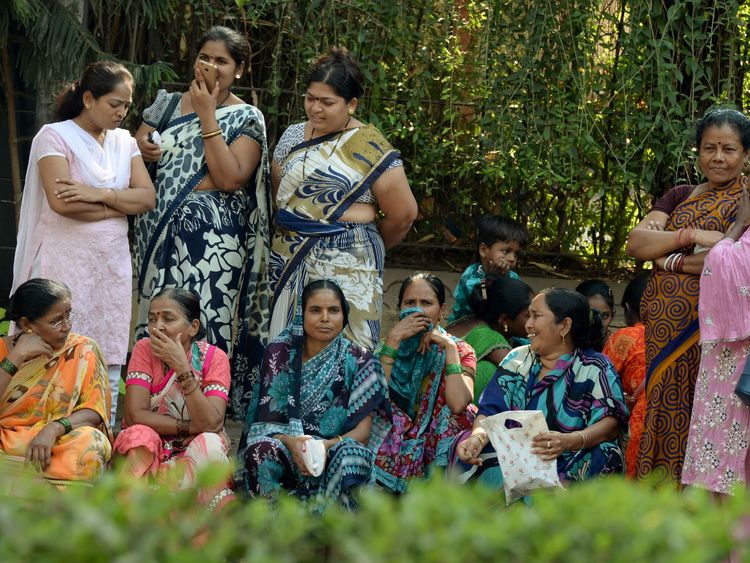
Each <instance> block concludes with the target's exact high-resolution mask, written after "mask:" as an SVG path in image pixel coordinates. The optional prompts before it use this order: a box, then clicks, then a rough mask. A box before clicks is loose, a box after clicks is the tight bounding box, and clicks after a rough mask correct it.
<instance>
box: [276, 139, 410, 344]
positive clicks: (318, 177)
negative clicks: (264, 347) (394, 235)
mask: <svg viewBox="0 0 750 563" xmlns="http://www.w3.org/2000/svg"><path fill="white" fill-rule="evenodd" d="M398 157H399V154H398V152H397V151H396V150H395V149H393V148H392V147H391V145H390V144H389V143H388V141H386V139H385V138H384V137H383V136H382V135H381V134H380V132H379V131H378V130H377V129H376V128H375V127H374V126H372V125H367V126H364V127H360V128H356V129H349V130H346V131H343V132H339V133H332V134H330V135H326V136H323V137H319V138H316V139H312V140H310V141H305V142H303V143H300V144H299V145H297V146H295V147H293V148H292V149H291V151H290V153H289V155H288V156H287V158H286V160H285V161H284V163H283V170H282V178H281V183H280V186H279V190H278V193H277V195H276V204H277V207H278V209H279V211H278V213H277V215H276V219H275V224H276V227H277V229H276V233H275V235H274V239H273V244H272V251H271V286H272V289H273V317H272V320H271V335H272V336H273V335H275V334H278V333H280V332H281V331H282V330H283V329H284V328H286V327H287V326H288V325H289V324H290V323H291V322H292V320H293V316H294V309H295V306H296V302H297V301H296V300H297V296H298V295H299V294H300V293H301V292H302V289H303V288H304V286H305V285H306V284H307V283H308V282H309V281H310V280H314V279H323V278H329V279H335V280H336V282H337V283H338V284H339V286H341V289H342V290H343V292H344V294H345V295H346V298H347V300H348V301H349V305H350V313H349V326H348V327H347V328H346V334H347V337H349V338H350V339H351V340H353V341H354V342H355V343H357V344H359V345H361V346H364V347H366V348H368V349H370V350H372V349H373V348H374V346H375V344H376V343H377V341H378V338H379V334H380V317H381V313H382V301H383V261H384V255H385V247H384V245H383V240H382V238H381V237H380V233H379V232H378V230H377V228H376V226H375V224H374V223H347V222H342V221H341V217H342V216H343V215H344V213H345V212H346V211H347V209H349V208H350V207H351V205H352V204H353V203H355V202H357V201H358V200H359V199H360V198H361V197H362V196H363V195H364V194H365V193H366V192H367V191H368V190H370V189H372V186H373V185H374V184H375V182H376V181H377V180H378V178H380V176H381V175H382V174H383V172H385V171H386V170H387V169H388V168H389V166H391V164H392V163H393V162H394V161H395V160H396V159H397V158H398Z"/></svg>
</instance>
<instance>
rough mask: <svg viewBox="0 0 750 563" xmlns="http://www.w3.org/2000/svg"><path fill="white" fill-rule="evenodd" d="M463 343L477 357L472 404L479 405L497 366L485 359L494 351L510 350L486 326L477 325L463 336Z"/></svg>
mask: <svg viewBox="0 0 750 563" xmlns="http://www.w3.org/2000/svg"><path fill="white" fill-rule="evenodd" d="M464 341H465V342H466V343H467V344H468V345H469V346H471V347H472V348H474V352H475V353H476V355H477V372H476V374H475V375H474V404H479V398H480V397H481V396H482V391H484V389H485V387H487V384H488V383H489V382H490V380H491V379H492V376H493V375H495V371H497V364H495V363H493V362H491V361H490V360H489V359H485V358H487V356H489V355H490V354H492V352H494V351H495V350H510V344H508V341H507V340H506V339H505V337H504V336H503V335H502V334H500V333H499V332H497V331H495V330H492V329H491V328H490V327H489V326H487V325H477V326H475V327H474V328H473V329H471V331H470V332H469V333H468V334H467V335H466V336H464Z"/></svg>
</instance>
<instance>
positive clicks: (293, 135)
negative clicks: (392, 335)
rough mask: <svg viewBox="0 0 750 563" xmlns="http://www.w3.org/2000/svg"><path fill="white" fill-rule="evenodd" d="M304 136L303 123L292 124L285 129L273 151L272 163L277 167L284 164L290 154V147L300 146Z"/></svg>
mask: <svg viewBox="0 0 750 563" xmlns="http://www.w3.org/2000/svg"><path fill="white" fill-rule="evenodd" d="M304 135H305V124H304V123H294V124H293V125H290V126H289V127H287V128H286V131H284V132H283V133H282V134H281V138H280V139H279V142H278V143H276V148H275V149H274V150H273V161H274V162H275V163H276V164H278V165H279V166H281V165H282V164H284V161H285V160H286V157H287V156H289V153H290V152H292V147H294V146H296V145H298V144H300V143H301V142H302V141H303V140H304Z"/></svg>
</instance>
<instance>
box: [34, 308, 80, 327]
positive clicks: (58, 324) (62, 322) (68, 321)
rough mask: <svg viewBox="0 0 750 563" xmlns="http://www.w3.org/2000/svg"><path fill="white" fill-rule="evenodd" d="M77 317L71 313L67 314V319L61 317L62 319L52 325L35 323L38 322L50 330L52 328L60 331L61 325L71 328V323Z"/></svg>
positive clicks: (42, 322)
mask: <svg viewBox="0 0 750 563" xmlns="http://www.w3.org/2000/svg"><path fill="white" fill-rule="evenodd" d="M77 317H78V315H76V314H75V313H74V312H73V311H71V312H70V313H68V316H67V317H63V318H62V319H60V320H59V321H55V322H54V323H45V322H44V321H36V322H38V323H39V324H41V325H46V326H48V327H50V328H54V329H55V330H60V329H61V328H62V327H63V325H68V326H72V325H73V321H75V320H76V318H77Z"/></svg>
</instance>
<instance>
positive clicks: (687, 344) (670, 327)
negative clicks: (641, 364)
mask: <svg viewBox="0 0 750 563" xmlns="http://www.w3.org/2000/svg"><path fill="white" fill-rule="evenodd" d="M739 194H740V182H739V180H738V181H737V182H735V183H734V184H733V185H731V186H729V187H727V188H723V189H716V190H707V191H705V192H703V193H701V194H699V195H697V196H695V197H690V198H688V199H686V200H685V201H683V202H681V203H680V204H678V205H677V206H676V207H675V209H674V211H673V212H672V214H671V215H670V216H669V219H668V220H667V224H666V226H665V227H664V229H665V230H666V231H675V230H677V229H681V228H696V229H705V230H709V231H721V232H724V231H726V230H727V228H729V226H730V225H731V223H732V221H733V220H734V215H735V213H736V209H737V202H738V198H739ZM698 295H699V276H695V275H692V274H685V273H680V272H667V271H664V270H657V269H654V272H653V274H652V275H651V277H650V278H649V281H648V283H647V284H646V289H645V291H644V293H643V298H642V300H641V319H642V320H643V324H644V326H645V327H646V418H645V420H644V424H643V435H642V436H641V442H640V449H639V451H638V460H637V465H636V475H637V477H638V478H643V477H645V476H646V475H648V474H649V473H651V472H654V471H657V472H659V473H660V477H661V478H668V479H670V480H672V481H673V482H679V480H680V475H681V473H682V464H683V461H684V457H685V447H686V445H687V437H688V430H689V427H690V413H691V411H692V407H693V393H694V391H695V380H696V377H697V375H698V365H699V363H700V348H699V347H698V336H699V331H698Z"/></svg>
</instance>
